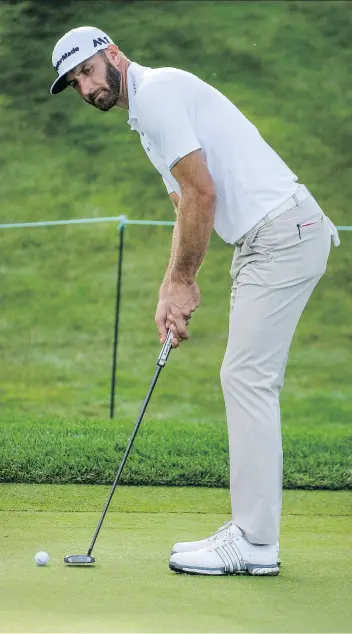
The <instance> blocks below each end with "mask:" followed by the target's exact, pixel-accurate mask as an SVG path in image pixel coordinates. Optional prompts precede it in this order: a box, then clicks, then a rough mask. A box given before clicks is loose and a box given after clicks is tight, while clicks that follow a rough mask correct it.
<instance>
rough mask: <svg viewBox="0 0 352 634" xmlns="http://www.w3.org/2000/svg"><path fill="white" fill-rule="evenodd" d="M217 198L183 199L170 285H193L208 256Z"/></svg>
mask: <svg viewBox="0 0 352 634" xmlns="http://www.w3.org/2000/svg"><path fill="white" fill-rule="evenodd" d="M214 215H215V198H214V197H205V196H185V195H183V196H182V197H181V199H180V203H179V206H178V214H177V223H176V225H175V229H176V231H175V232H174V239H173V253H172V255H171V258H170V263H169V267H168V270H167V273H166V276H165V277H167V278H168V279H169V280H170V281H171V282H181V281H182V282H186V283H188V284H192V283H193V282H194V279H195V277H196V274H197V271H198V269H199V267H200V265H201V264H202V262H203V259H204V256H205V254H206V252H207V249H208V246H209V242H210V236H211V232H212V229H213V226H214Z"/></svg>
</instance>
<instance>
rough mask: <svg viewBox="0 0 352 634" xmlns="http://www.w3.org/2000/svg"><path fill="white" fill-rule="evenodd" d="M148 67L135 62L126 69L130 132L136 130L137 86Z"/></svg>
mask: <svg viewBox="0 0 352 634" xmlns="http://www.w3.org/2000/svg"><path fill="white" fill-rule="evenodd" d="M149 69H150V67H149V66H141V65H140V64H137V63H136V62H131V64H130V65H129V67H128V69H127V89H128V111H129V112H128V114H129V118H128V121H127V123H128V125H129V126H131V130H136V129H137V126H136V123H137V121H138V116H137V108H136V93H137V90H138V86H139V84H140V83H141V81H142V79H143V76H144V74H145V72H146V71H147V70H149Z"/></svg>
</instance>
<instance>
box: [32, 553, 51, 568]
mask: <svg viewBox="0 0 352 634" xmlns="http://www.w3.org/2000/svg"><path fill="white" fill-rule="evenodd" d="M34 559H35V563H36V564H37V566H46V564H47V563H48V561H49V555H48V553H45V552H43V551H42V550H41V551H40V552H39V553H37V554H36V556H35V557H34Z"/></svg>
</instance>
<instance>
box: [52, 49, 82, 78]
mask: <svg viewBox="0 0 352 634" xmlns="http://www.w3.org/2000/svg"><path fill="white" fill-rule="evenodd" d="M78 51H79V46H75V47H74V48H73V49H72V51H68V53H64V54H63V55H62V56H61V57H60V59H59V61H58V63H57V64H56V66H55V70H56V71H57V72H58V71H59V66H60V64H61V62H63V61H64V59H66V58H67V57H69V55H73V54H74V53H77V52H78Z"/></svg>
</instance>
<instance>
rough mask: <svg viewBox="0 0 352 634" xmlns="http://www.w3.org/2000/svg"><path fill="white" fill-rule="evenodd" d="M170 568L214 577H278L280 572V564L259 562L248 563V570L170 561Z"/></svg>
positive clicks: (189, 573)
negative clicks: (189, 565) (187, 564)
mask: <svg viewBox="0 0 352 634" xmlns="http://www.w3.org/2000/svg"><path fill="white" fill-rule="evenodd" d="M169 568H170V570H172V571H173V572H177V573H178V574H187V575H208V576H213V577H220V576H224V575H227V576H230V575H251V576H253V577H264V576H267V577H277V575H278V574H279V572H280V568H279V566H275V565H272V566H263V565H257V564H248V566H247V568H246V570H235V571H234V572H225V571H224V570H223V569H222V568H215V569H213V570H212V569H210V568H197V567H195V568H185V567H182V566H178V565H177V564H175V563H169Z"/></svg>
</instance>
